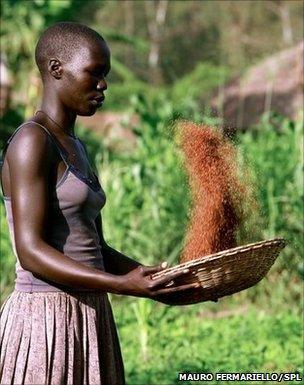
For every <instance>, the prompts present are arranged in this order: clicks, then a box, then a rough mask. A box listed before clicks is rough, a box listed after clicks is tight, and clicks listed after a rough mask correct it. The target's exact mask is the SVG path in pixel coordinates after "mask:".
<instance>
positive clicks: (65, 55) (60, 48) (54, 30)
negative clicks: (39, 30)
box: [35, 22, 106, 78]
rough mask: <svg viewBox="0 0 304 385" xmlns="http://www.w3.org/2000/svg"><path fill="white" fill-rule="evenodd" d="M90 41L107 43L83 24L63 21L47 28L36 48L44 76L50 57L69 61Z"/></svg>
mask: <svg viewBox="0 0 304 385" xmlns="http://www.w3.org/2000/svg"><path fill="white" fill-rule="evenodd" d="M88 43H97V44H101V43H102V44H106V43H105V40H104V39H103V37H102V36H101V35H100V34H99V33H97V32H96V31H94V30H93V29H91V28H89V27H87V26H86V25H83V24H79V23H73V22H61V23H56V24H54V25H52V26H51V27H49V28H48V29H46V30H45V31H44V32H43V34H42V35H41V37H40V39H39V40H38V43H37V45H36V49H35V61H36V64H37V66H38V68H39V71H40V73H41V76H42V78H44V77H45V75H46V73H47V66H48V61H49V60H50V58H57V59H59V60H61V61H65V62H68V61H70V60H71V59H72V58H73V57H74V55H75V53H77V52H78V51H79V49H80V48H82V47H83V46H85V45H86V44H88Z"/></svg>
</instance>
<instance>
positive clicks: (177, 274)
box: [152, 269, 189, 287]
mask: <svg viewBox="0 0 304 385" xmlns="http://www.w3.org/2000/svg"><path fill="white" fill-rule="evenodd" d="M187 273H189V269H184V270H181V271H177V272H174V273H171V274H166V276H165V277H160V278H157V279H155V280H153V282H154V283H153V284H152V286H153V287H157V286H160V285H162V284H164V283H168V282H169V283H170V284H172V283H171V282H170V281H172V280H174V279H175V278H177V277H180V276H182V275H185V274H187Z"/></svg>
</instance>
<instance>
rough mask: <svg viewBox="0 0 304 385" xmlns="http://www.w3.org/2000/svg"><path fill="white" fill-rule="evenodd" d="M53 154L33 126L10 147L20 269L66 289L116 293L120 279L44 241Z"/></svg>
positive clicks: (46, 141)
mask: <svg viewBox="0 0 304 385" xmlns="http://www.w3.org/2000/svg"><path fill="white" fill-rule="evenodd" d="M51 154H52V145H51V143H50V140H49V138H48V136H47V134H46V133H45V132H44V131H43V130H41V129H37V127H36V126H34V125H33V126H32V125H31V124H28V125H27V126H26V127H23V129H22V131H20V132H19V133H18V134H17V135H16V136H15V137H14V138H13V140H12V142H11V143H10V146H9V147H8V151H7V155H6V156H7V157H8V163H9V172H10V183H11V202H12V211H13V217H14V232H15V243H16V250H17V253H18V257H19V259H20V263H21V266H22V267H23V268H24V269H26V270H28V271H31V272H32V273H34V274H35V273H36V274H38V275H39V277H41V278H45V279H48V280H51V281H54V282H57V283H61V284H64V285H67V286H72V287H78V288H92V289H101V290H106V291H109V292H114V293H115V292H117V290H118V287H117V284H118V282H117V279H116V278H117V277H115V276H113V275H111V274H108V273H105V272H101V271H100V270H98V269H94V268H90V267H87V266H85V265H82V264H80V263H78V262H77V261H74V260H73V259H72V258H70V257H68V256H66V255H64V254H63V253H61V252H59V251H58V250H56V249H55V248H53V247H52V246H50V245H49V244H48V243H46V241H45V238H46V237H45V235H46V234H45V230H46V229H47V220H48V210H49V207H48V202H49V196H48V175H49V170H50V167H51Z"/></svg>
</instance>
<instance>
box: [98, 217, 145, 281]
mask: <svg viewBox="0 0 304 385" xmlns="http://www.w3.org/2000/svg"><path fill="white" fill-rule="evenodd" d="M95 224H96V228H97V231H98V235H99V239H100V245H101V247H102V256H103V262H104V267H105V271H107V272H108V273H111V274H117V275H122V274H127V273H129V272H130V271H132V270H133V269H136V268H137V267H138V266H142V264H141V263H139V262H137V261H135V260H134V259H131V258H129V257H127V256H126V255H124V254H122V253H121V252H119V251H118V250H115V249H113V248H112V247H111V246H109V245H108V244H107V243H106V241H105V239H104V237H103V229H102V219H101V214H100V213H99V214H98V216H97V218H96V219H95Z"/></svg>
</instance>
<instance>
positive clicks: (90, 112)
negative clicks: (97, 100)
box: [77, 105, 98, 116]
mask: <svg viewBox="0 0 304 385" xmlns="http://www.w3.org/2000/svg"><path fill="white" fill-rule="evenodd" d="M97 110H98V109H97V108H96V106H92V105H90V106H89V108H88V109H87V110H81V111H77V115H79V116H92V115H94V114H95V112H96V111H97Z"/></svg>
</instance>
